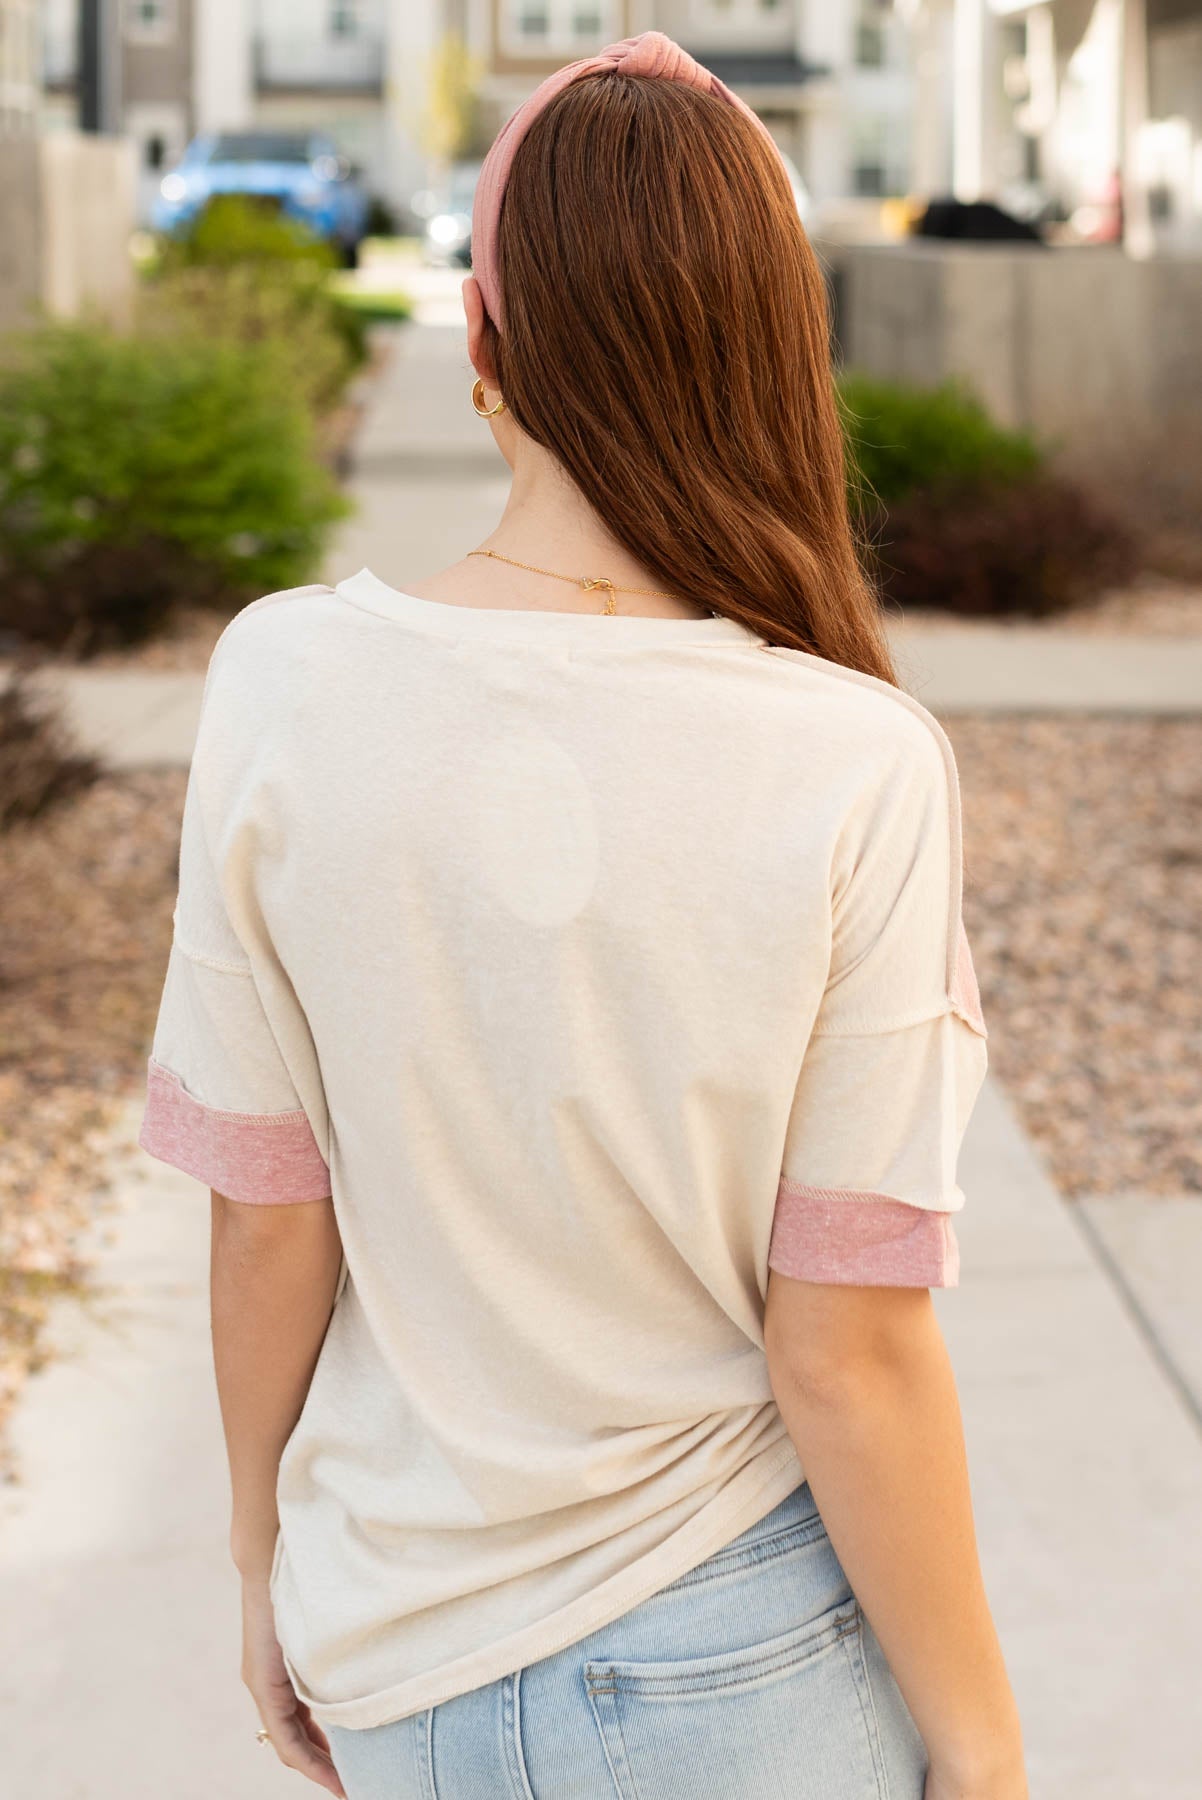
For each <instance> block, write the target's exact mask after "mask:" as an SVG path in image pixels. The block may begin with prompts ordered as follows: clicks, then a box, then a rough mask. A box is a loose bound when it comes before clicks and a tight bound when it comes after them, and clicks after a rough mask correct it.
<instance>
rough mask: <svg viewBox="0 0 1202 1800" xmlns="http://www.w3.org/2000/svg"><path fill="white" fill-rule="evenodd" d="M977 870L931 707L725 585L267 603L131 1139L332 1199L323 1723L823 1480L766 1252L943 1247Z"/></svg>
mask: <svg viewBox="0 0 1202 1800" xmlns="http://www.w3.org/2000/svg"><path fill="white" fill-rule="evenodd" d="M960 901H961V861H960V798H959V786H958V781H957V776H956V768H955V762H954V759H953V756H952V751H951V747H950V745H949V743H948V741H947V738H946V736H945V735H944V733H943V731H942V730H941V728H940V726H939V725H938V723H937V722H936V720H935V719H934V718H933V717H932V716H931V714H930V713H928V712H927V711H926V710H925V708H924V707H922V706H921V705H920V704H919V703H918V702H917V701H915V700H913V699H911V698H910V697H908V696H907V695H905V694H903V693H901V692H900V691H899V690H897V689H895V688H893V687H891V686H890V685H889V684H888V683H886V682H882V681H878V680H877V679H876V678H874V677H872V676H868V675H861V674H857V673H852V672H850V671H848V670H847V669H844V668H843V667H841V666H839V665H837V664H834V663H830V662H827V661H825V660H824V659H823V658H821V657H818V656H813V655H808V654H806V653H804V652H800V651H793V650H782V649H780V648H777V647H773V646H770V645H768V644H766V643H765V642H764V641H763V640H762V639H761V638H760V637H758V636H757V635H756V634H755V633H754V632H753V631H751V630H749V629H748V628H747V627H745V626H743V625H741V624H740V623H738V622H737V621H734V620H731V619H727V618H717V617H713V618H707V619H702V620H697V621H694V620H685V619H664V618H645V617H634V616H630V615H624V614H618V615H615V616H606V615H605V614H603V613H601V612H600V611H598V612H597V613H595V614H583V613H568V612H541V611H540V612H536V611H519V610H481V609H475V608H468V607H460V606H454V605H449V604H446V603H444V602H437V601H430V600H423V599H419V598H417V597H416V596H413V595H407V594H404V593H400V592H398V591H397V590H396V589H395V588H392V587H389V586H387V585H386V584H385V583H384V582H383V581H381V580H379V579H378V578H377V577H376V576H374V575H373V574H371V573H370V572H369V571H367V570H366V569H365V570H362V571H361V572H360V573H359V574H358V575H356V576H354V577H352V578H351V579H350V580H348V581H344V582H342V583H341V584H340V585H339V587H338V588H337V590H335V591H330V590H328V589H298V590H294V591H292V592H290V593H286V594H278V595H269V596H267V597H266V598H264V599H262V600H258V601H256V602H255V603H254V604H253V605H251V606H249V607H247V608H245V609H244V610H243V612H241V613H240V614H239V615H238V616H237V618H235V619H234V621H233V622H232V624H231V625H230V626H229V627H228V629H227V630H226V631H225V633H224V634H223V636H222V638H221V641H220V643H219V644H218V646H217V649H216V651H215V652H214V655H213V659H212V662H211V664H210V667H209V673H208V677H207V680H206V684H205V696H204V705H203V710H202V717H201V723H200V731H199V736H198V739H197V744H196V752H195V758H194V761H193V765H192V771H191V775H190V779H189V784H188V792H187V800H186V804H185V810H184V820H183V832H182V841H181V852H180V878H179V897H178V903H177V907H176V913H175V939H174V944H173V947H172V950H171V956H170V961H169V964H168V967H167V971H166V980H165V985H164V990H163V995H162V1002H161V1008H160V1014H159V1019H158V1025H157V1029H156V1032H155V1037H154V1043H153V1051H152V1056H151V1060H150V1070H149V1083H148V1095H147V1105H146V1112H145V1118H144V1122H143V1126H142V1134H141V1142H142V1144H143V1145H144V1146H145V1148H146V1149H147V1150H149V1151H150V1152H151V1153H152V1154H153V1155H155V1156H158V1157H161V1158H163V1159H164V1160H165V1161H168V1162H170V1163H173V1164H175V1165H176V1166H177V1167H179V1168H181V1169H185V1170H187V1171H188V1172H189V1173H190V1174H192V1175H194V1176H196V1177H197V1179H198V1180H200V1181H201V1182H203V1183H205V1184H207V1185H208V1186H211V1187H214V1188H216V1189H218V1190H219V1191H220V1192H222V1193H224V1194H226V1195H227V1196H229V1197H230V1198H231V1199H233V1200H235V1201H242V1202H246V1203H248V1204H251V1205H287V1204H289V1203H290V1202H298V1201H306V1200H313V1199H317V1198H321V1197H323V1196H326V1195H331V1194H332V1196H333V1205H334V1209H335V1213H336V1217H337V1221H338V1225H339V1228H340V1231H341V1235H342V1243H343V1249H344V1266H343V1269H342V1271H341V1275H340V1279H339V1285H338V1290H337V1298H336V1302H335V1307H334V1312H333V1316H332V1319H331V1322H330V1326H329V1329H328V1331H327V1333H326V1336H325V1339H324V1342H323V1345H322V1349H321V1354H320V1357H319V1360H318V1363H317V1367H316V1370H315V1373H314V1376H313V1381H312V1384H311V1387H310V1390H309V1394H308V1397H307V1400H306V1403H305V1406H304V1409H303V1411H302V1413H301V1416H300V1419H299V1421H298V1423H297V1425H296V1428H295V1430H294V1431H293V1433H292V1435H291V1436H290V1438H289V1440H288V1443H287V1445H286V1447H285V1450H284V1454H283V1458H282V1462H281V1467H280V1474H279V1488H278V1499H279V1512H280V1532H279V1537H278V1539H277V1543H276V1554H275V1561H274V1564H273V1568H272V1577H271V1580H272V1595H273V1599H274V1603H275V1609H276V1619H277V1625H278V1628H279V1633H280V1641H281V1644H282V1647H283V1650H284V1654H285V1658H286V1661H287V1666H288V1671H289V1674H290V1676H291V1678H292V1681H293V1683H294V1685H295V1687H296V1690H297V1693H298V1694H299V1695H300V1697H301V1698H302V1699H304V1700H306V1701H307V1702H308V1703H309V1705H310V1706H311V1707H312V1709H313V1712H314V1714H315V1716H316V1717H317V1718H318V1719H319V1720H323V1721H327V1722H329V1723H332V1724H341V1725H346V1726H351V1727H365V1726H370V1725H375V1724H378V1723H382V1722H385V1721H387V1720H390V1719H397V1718H401V1717H403V1716H405V1715H407V1714H410V1713H413V1712H416V1711H418V1710H421V1709H424V1708H426V1707H428V1706H432V1705H434V1704H436V1703H438V1702H440V1701H443V1700H446V1699H449V1698H451V1697H452V1696H454V1695H456V1694H459V1693H462V1692H464V1691H466V1690H468V1689H470V1688H474V1687H477V1686H479V1685H481V1684H483V1683H485V1682H488V1681H492V1680H494V1679H496V1678H497V1677H498V1676H500V1675H502V1674H505V1673H507V1672H509V1671H511V1670H513V1669H516V1668H519V1667H521V1666H523V1665H525V1664H527V1663H530V1662H533V1661H536V1660H537V1659H538V1658H540V1657H542V1656H546V1655H549V1654H551V1653H552V1652H554V1651H556V1650H558V1649H560V1648H562V1647H564V1646H566V1645H568V1644H570V1643H572V1642H574V1641H576V1640H578V1639H579V1638H581V1637H583V1636H585V1635H586V1634H587V1633H589V1632H591V1631H593V1630H595V1629H596V1628H597V1627H598V1626H600V1625H603V1624H605V1623H607V1622H608V1621H609V1620H611V1619H613V1618H616V1617H618V1616H619V1615H620V1614H622V1613H624V1612H626V1611H627V1610H628V1609H629V1608H630V1607H632V1606H633V1605H635V1604H637V1603H638V1602H639V1601H641V1600H642V1599H644V1598H645V1597H647V1596H648V1595H650V1594H652V1593H654V1592H656V1591H657V1590H658V1589H660V1588H661V1587H663V1586H665V1585H666V1584H667V1583H668V1582H670V1581H673V1580H675V1579H676V1577H677V1576H679V1575H681V1574H683V1573H685V1572H686V1571H687V1570H689V1569H690V1568H692V1567H694V1566H695V1565H696V1564H697V1563H698V1562H700V1561H701V1560H703V1559H704V1558H705V1557H706V1556H708V1555H709V1554H710V1553H711V1552H713V1551H714V1550H716V1549H719V1548H720V1547H721V1546H722V1545H724V1544H726V1543H728V1542H729V1541H730V1540H731V1539H732V1538H734V1537H736V1536H737V1535H738V1534H739V1533H740V1532H741V1531H742V1530H744V1529H745V1528H746V1527H747V1526H748V1525H751V1524H753V1523H754V1522H755V1521H756V1520H758V1519H759V1518H761V1517H763V1516H764V1514H765V1513H767V1512H769V1511H770V1510H771V1509H772V1507H774V1506H775V1505H776V1504H777V1503H778V1502H779V1501H780V1500H781V1499H783V1498H784V1496H785V1495H786V1494H787V1493H789V1492H791V1491H792V1489H793V1488H794V1487H796V1486H797V1485H798V1483H799V1482H800V1481H801V1480H802V1479H803V1476H804V1470H803V1468H802V1466H801V1464H800V1462H799V1460H798V1457H797V1453H796V1451H795V1449H794V1447H793V1445H792V1443H791V1442H790V1440H789V1437H788V1435H787V1433H786V1430H785V1427H784V1424H783V1421H782V1419H781V1416H780V1413H779V1410H778V1408H777V1406H776V1403H775V1401H774V1400H773V1397H772V1391H771V1387H770V1384H769V1380H768V1370H767V1364H766V1360H765V1355H764V1342H763V1314H764V1300H765V1292H766V1287H767V1281H768V1271H769V1268H773V1269H776V1270H779V1271H781V1272H782V1273H783V1274H785V1275H790V1276H795V1277H799V1278H802V1279H805V1280H810V1281H823V1282H853V1283H861V1284H864V1283H867V1284H882V1283H893V1284H898V1283H900V1284H909V1285H919V1286H923V1285H928V1286H939V1285H944V1286H946V1285H950V1284H953V1283H955V1281H956V1280H957V1278H958V1254H957V1248H956V1240H955V1235H954V1232H953V1229H952V1218H953V1215H954V1214H955V1213H956V1212H957V1211H958V1210H959V1209H960V1207H961V1206H962V1205H963V1204H964V1198H965V1196H964V1194H963V1192H962V1190H961V1189H960V1187H958V1186H957V1182H956V1165H957V1153H958V1150H959V1147H960V1142H961V1138H962V1136H963V1132H964V1128H965V1125H966V1123H967V1120H968V1115H969V1112H970V1110H971V1108H972V1105H973V1102H974V1100H975V1098H976V1095H977V1092H978V1090H979V1088H980V1085H981V1082H982V1079H983V1076H984V1073H985V1067H986V1047H985V1037H986V1030H985V1024H984V1021H983V1019H982V1017H981V1012H980V1007H979V1001H978V995H977V988H976V982H975V979H974V976H973V969H972V958H971V955H970V952H969V948H968V944H967V941H966V939H965V937H964V931H963V926H962V923H961V911H960Z"/></svg>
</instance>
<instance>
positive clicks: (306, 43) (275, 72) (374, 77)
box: [254, 32, 386, 94]
mask: <svg viewBox="0 0 1202 1800" xmlns="http://www.w3.org/2000/svg"><path fill="white" fill-rule="evenodd" d="M385 60H386V59H385V49H384V39H383V38H382V37H381V36H378V35H374V34H370V33H363V32H356V33H355V34H353V35H348V36H345V37H342V36H325V37H323V36H319V35H317V34H316V33H311V34H310V35H308V36H305V37H278V36H276V35H275V34H274V33H271V34H262V35H260V36H259V37H257V38H256V39H255V44H254V71H255V86H256V88H257V89H258V90H259V92H260V93H292V94H333V93H342V94H381V93H383V91H384V70H385Z"/></svg>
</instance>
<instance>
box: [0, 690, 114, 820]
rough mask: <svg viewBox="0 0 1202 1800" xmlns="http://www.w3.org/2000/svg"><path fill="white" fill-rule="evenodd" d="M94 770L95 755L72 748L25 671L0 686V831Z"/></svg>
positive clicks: (65, 793) (64, 795)
mask: <svg viewBox="0 0 1202 1800" xmlns="http://www.w3.org/2000/svg"><path fill="white" fill-rule="evenodd" d="M99 773H100V765H99V764H98V763H97V762H96V761H95V759H94V758H93V757H90V756H81V755H80V754H79V753H78V751H77V750H76V749H75V747H74V746H73V744H72V743H71V741H70V739H69V737H68V735H67V732H66V731H65V729H64V727H63V725H62V722H61V720H60V719H59V716H58V714H57V713H56V712H55V711H54V710H53V708H52V707H51V706H50V705H49V703H48V702H47V700H46V699H45V697H44V696H43V695H38V694H35V693H34V692H33V690H32V687H31V685H30V682H29V677H28V675H27V674H25V673H23V672H21V673H18V674H16V675H13V676H11V677H10V678H9V679H8V681H6V682H5V684H4V686H3V687H0V831H7V829H8V828H9V826H10V825H15V824H17V822H18V821H23V820H26V819H36V818H37V817H38V816H39V814H41V813H44V812H46V811H47V810H48V809H49V808H50V807H52V806H56V805H57V804H58V802H59V801H60V800H66V799H68V798H69V797H70V796H71V795H72V794H76V793H78V792H79V791H80V789H82V788H85V787H88V786H90V785H91V783H92V782H93V781H95V780H96V778H97V776H98V775H99Z"/></svg>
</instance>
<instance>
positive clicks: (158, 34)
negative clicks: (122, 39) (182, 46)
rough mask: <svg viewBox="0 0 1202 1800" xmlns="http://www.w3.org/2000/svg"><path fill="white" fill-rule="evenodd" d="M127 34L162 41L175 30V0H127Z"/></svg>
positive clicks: (125, 13) (155, 41)
mask: <svg viewBox="0 0 1202 1800" xmlns="http://www.w3.org/2000/svg"><path fill="white" fill-rule="evenodd" d="M124 23H125V35H126V37H128V38H133V39H135V40H139V39H140V40H142V41H144V42H150V43H161V42H162V41H163V39H164V38H169V37H170V36H171V35H172V33H173V32H174V30H175V0H125V12H124Z"/></svg>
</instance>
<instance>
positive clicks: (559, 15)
mask: <svg viewBox="0 0 1202 1800" xmlns="http://www.w3.org/2000/svg"><path fill="white" fill-rule="evenodd" d="M612 12H613V6H612V0H510V5H509V18H508V24H509V30H508V33H507V35H508V37H509V40H510V43H511V45H513V46H514V47H516V48H517V49H519V50H521V49H526V50H529V49H534V48H537V49H539V50H569V51H570V50H581V49H588V48H590V47H597V46H599V45H600V44H602V43H603V42H604V41H605V39H606V37H607V36H609V35H610V33H611V29H612V27H613V25H614V20H613V18H612V17H611V14H612Z"/></svg>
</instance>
